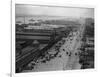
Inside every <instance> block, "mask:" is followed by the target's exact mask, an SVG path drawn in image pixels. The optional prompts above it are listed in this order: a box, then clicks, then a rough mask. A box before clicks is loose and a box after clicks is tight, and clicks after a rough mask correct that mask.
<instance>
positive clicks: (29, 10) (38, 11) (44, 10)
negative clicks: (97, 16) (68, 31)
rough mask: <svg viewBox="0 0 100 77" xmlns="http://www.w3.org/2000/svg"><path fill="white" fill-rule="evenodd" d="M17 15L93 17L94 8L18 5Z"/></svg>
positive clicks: (16, 7)
mask: <svg viewBox="0 0 100 77" xmlns="http://www.w3.org/2000/svg"><path fill="white" fill-rule="evenodd" d="M15 11H16V12H15V13H16V15H49V16H66V17H92V18H94V9H93V8H72V7H71V8H69V7H68V8H63V7H48V6H33V5H18V4H17V5H16V6H15Z"/></svg>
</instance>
